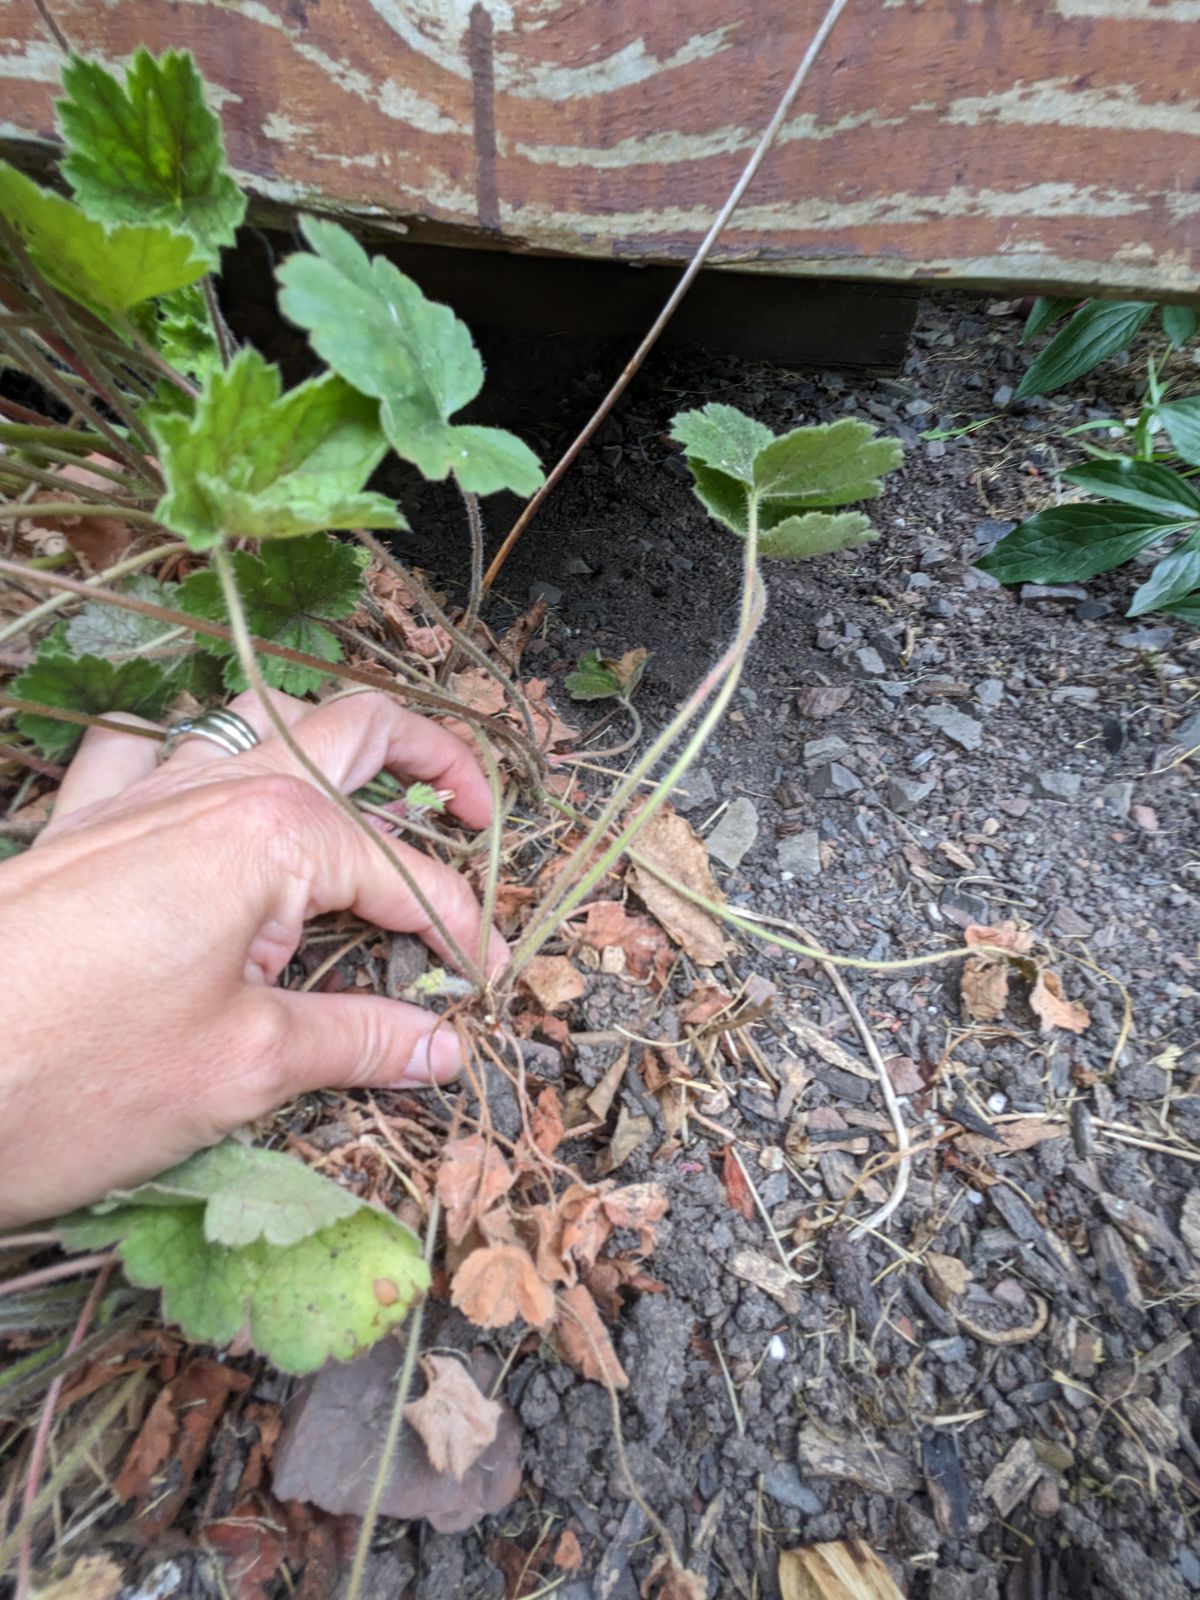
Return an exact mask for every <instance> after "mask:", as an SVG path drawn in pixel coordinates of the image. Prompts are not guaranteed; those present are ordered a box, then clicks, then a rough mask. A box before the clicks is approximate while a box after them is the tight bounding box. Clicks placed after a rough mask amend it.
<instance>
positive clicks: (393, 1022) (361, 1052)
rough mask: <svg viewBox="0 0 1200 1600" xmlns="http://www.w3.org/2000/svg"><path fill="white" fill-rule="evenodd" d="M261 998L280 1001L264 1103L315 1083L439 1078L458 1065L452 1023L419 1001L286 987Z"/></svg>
mask: <svg viewBox="0 0 1200 1600" xmlns="http://www.w3.org/2000/svg"><path fill="white" fill-rule="evenodd" d="M263 1004H264V1005H270V1006H273V1007H278V1011H277V1013H276V1015H275V1017H274V1019H273V1024H272V1030H271V1031H272V1035H273V1036H274V1038H275V1040H276V1041H277V1042H275V1043H273V1045H272V1051H273V1053H274V1054H275V1057H276V1059H275V1061H274V1062H270V1063H264V1064H262V1065H264V1066H265V1068H266V1070H265V1072H264V1074H263V1078H264V1084H263V1087H264V1093H265V1094H266V1096H267V1097H268V1098H269V1099H270V1100H271V1102H272V1104H271V1107H270V1109H274V1107H275V1105H277V1104H279V1103H280V1102H281V1101H282V1100H285V1099H287V1098H289V1097H290V1096H291V1095H294V1094H301V1093H305V1092H307V1091H310V1090H314V1089H334V1088H341V1089H348V1088H361V1087H364V1086H368V1085H371V1086H376V1087H380V1088H382V1087H385V1086H387V1085H392V1084H401V1083H429V1082H436V1083H444V1082H445V1081H446V1080H447V1079H449V1078H452V1077H454V1075H455V1074H456V1073H457V1072H458V1071H459V1070H460V1069H461V1067H462V1052H461V1047H460V1045H459V1040H458V1034H457V1033H456V1032H455V1030H454V1028H453V1026H452V1025H451V1024H450V1023H449V1022H447V1021H446V1020H445V1019H444V1018H442V1017H439V1016H437V1015H436V1014H435V1013H433V1012H429V1011H423V1010H422V1009H421V1008H420V1006H410V1005H406V1004H405V1003H404V1002H403V1001H401V1000H386V999H384V998H383V997H382V996H380V995H356V994H298V993H295V992H293V991H291V990H286V989H283V990H273V991H269V997H268V995H264V997H263ZM261 1109H262V1111H265V1110H266V1109H268V1108H267V1107H266V1106H263V1107H262V1108H261ZM252 1114H255V1115H257V1114H261V1112H257V1113H252Z"/></svg>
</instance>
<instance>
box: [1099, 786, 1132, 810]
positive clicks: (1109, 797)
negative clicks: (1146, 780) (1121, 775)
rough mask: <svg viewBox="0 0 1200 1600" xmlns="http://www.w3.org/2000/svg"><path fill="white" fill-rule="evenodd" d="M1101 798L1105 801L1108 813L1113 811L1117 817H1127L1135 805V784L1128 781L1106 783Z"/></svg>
mask: <svg viewBox="0 0 1200 1600" xmlns="http://www.w3.org/2000/svg"><path fill="white" fill-rule="evenodd" d="M1100 798H1101V799H1102V800H1103V801H1104V807H1105V810H1106V811H1111V812H1112V813H1113V815H1114V816H1117V817H1127V816H1128V815H1129V808H1130V807H1131V806H1132V805H1133V784H1132V783H1130V782H1129V781H1128V780H1127V779H1125V780H1118V781H1117V782H1115V783H1106V784H1105V785H1104V787H1103V789H1101V791H1100Z"/></svg>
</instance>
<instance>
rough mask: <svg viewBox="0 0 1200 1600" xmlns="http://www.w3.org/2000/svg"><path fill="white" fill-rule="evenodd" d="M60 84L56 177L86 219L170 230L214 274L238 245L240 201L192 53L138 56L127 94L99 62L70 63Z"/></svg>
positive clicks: (141, 52)
mask: <svg viewBox="0 0 1200 1600" xmlns="http://www.w3.org/2000/svg"><path fill="white" fill-rule="evenodd" d="M62 81H63V88H64V89H65V90H66V95H65V97H64V98H63V99H62V100H60V101H59V102H58V119H59V125H60V127H61V129H62V134H63V139H64V140H65V143H66V152H65V155H64V157H63V161H62V172H63V176H64V177H65V178H66V180H67V182H68V183H69V184H70V185H71V188H72V189H73V190H74V192H75V198H76V199H77V200H78V201H79V203H80V205H81V206H82V207H83V208H84V210H85V211H86V212H87V213H88V215H89V216H92V217H96V218H97V219H99V220H100V221H101V222H136V223H147V222H149V223H160V222H161V223H167V224H168V225H169V226H171V227H174V228H178V229H179V230H181V231H182V232H184V233H187V234H190V235H191V236H192V238H194V239H195V240H196V242H197V243H198V244H199V246H200V247H201V249H202V250H203V251H204V253H205V254H206V255H207V257H208V259H209V263H210V265H215V263H216V261H217V258H218V256H219V254H220V251H221V247H222V246H223V245H228V244H232V243H233V241H234V235H235V234H236V232H237V228H238V225H239V224H240V222H241V221H242V218H243V217H244V216H245V214H246V197H245V195H243V193H242V191H241V190H240V189H239V188H238V186H237V184H236V183H235V181H234V179H233V177H232V175H231V174H230V172H229V169H228V167H227V166H226V162H225V145H224V141H223V139H222V137H221V124H220V122H219V121H218V119H217V117H216V116H215V115H214V114H213V112H212V111H211V110H210V109H209V107H208V103H207V101H206V99H205V93H204V80H203V79H202V78H201V76H200V74H199V72H197V70H196V64H195V62H194V61H193V60H192V57H191V56H190V55H189V54H188V52H187V51H186V50H168V51H167V52H166V53H165V54H164V55H162V56H159V57H158V58H157V59H155V57H154V56H152V55H151V54H150V52H149V51H148V50H146V49H145V48H142V49H139V50H138V51H137V52H136V53H135V54H134V57H133V59H132V61H131V62H130V64H129V67H128V68H127V70H126V73H125V84H124V87H122V85H121V83H120V80H119V79H117V78H115V77H114V76H113V74H112V73H111V72H109V71H108V70H107V68H105V67H102V66H101V65H100V63H99V62H97V61H85V60H83V59H82V57H80V56H75V55H73V56H72V57H71V58H70V60H69V61H68V62H67V65H66V66H65V67H64V68H63V75H62Z"/></svg>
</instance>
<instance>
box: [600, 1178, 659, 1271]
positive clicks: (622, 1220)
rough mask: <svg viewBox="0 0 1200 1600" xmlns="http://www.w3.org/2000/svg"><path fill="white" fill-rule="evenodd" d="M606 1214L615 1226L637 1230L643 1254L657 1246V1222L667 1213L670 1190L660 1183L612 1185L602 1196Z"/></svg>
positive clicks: (647, 1253)
mask: <svg viewBox="0 0 1200 1600" xmlns="http://www.w3.org/2000/svg"><path fill="white" fill-rule="evenodd" d="M600 1205H601V1207H602V1209H603V1211H604V1215H605V1216H606V1217H607V1218H608V1220H609V1221H610V1222H611V1223H612V1225H613V1227H614V1228H629V1229H631V1230H632V1231H633V1232H634V1233H636V1234H638V1236H639V1238H638V1243H639V1245H640V1247H641V1250H642V1253H643V1254H644V1255H649V1254H650V1252H651V1251H652V1250H653V1249H654V1224H655V1223H656V1222H661V1221H662V1219H663V1218H664V1217H665V1216H666V1214H667V1205H668V1201H667V1191H666V1190H665V1189H664V1188H663V1186H662V1184H661V1183H627V1184H626V1185H625V1186H624V1187H623V1188H621V1189H612V1190H610V1191H609V1193H608V1194H606V1195H605V1196H604V1198H603V1199H602V1200H601V1202H600Z"/></svg>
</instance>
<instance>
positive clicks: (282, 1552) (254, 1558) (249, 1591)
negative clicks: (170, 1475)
mask: <svg viewBox="0 0 1200 1600" xmlns="http://www.w3.org/2000/svg"><path fill="white" fill-rule="evenodd" d="M204 1543H205V1545H208V1546H211V1548H212V1549H213V1550H215V1551H216V1553H217V1555H218V1556H220V1558H221V1577H222V1584H221V1590H222V1593H223V1594H224V1595H227V1596H228V1600H266V1596H267V1595H268V1593H269V1592H270V1587H269V1586H270V1585H271V1580H272V1579H273V1578H274V1576H275V1574H276V1573H277V1572H278V1571H279V1569H280V1567H281V1566H282V1565H283V1562H284V1559H285V1557H286V1555H287V1541H286V1538H285V1536H284V1534H283V1532H282V1530H281V1529H280V1528H278V1527H276V1526H274V1525H273V1522H272V1519H271V1518H270V1517H268V1516H264V1515H263V1507H262V1506H261V1505H260V1504H259V1501H258V1497H257V1496H255V1495H249V1496H247V1497H246V1499H244V1500H241V1501H239V1502H238V1503H237V1504H236V1505H234V1507H233V1508H232V1510H231V1511H230V1512H229V1514H228V1516H224V1517H219V1518H218V1519H217V1520H216V1521H215V1522H206V1523H205V1524H204Z"/></svg>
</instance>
